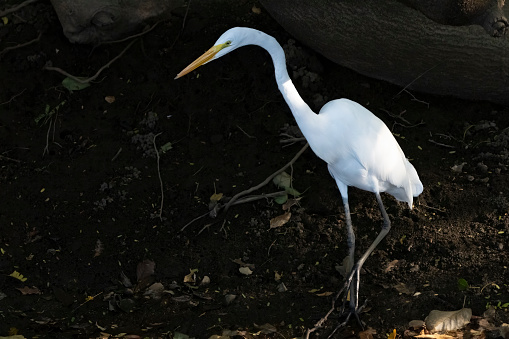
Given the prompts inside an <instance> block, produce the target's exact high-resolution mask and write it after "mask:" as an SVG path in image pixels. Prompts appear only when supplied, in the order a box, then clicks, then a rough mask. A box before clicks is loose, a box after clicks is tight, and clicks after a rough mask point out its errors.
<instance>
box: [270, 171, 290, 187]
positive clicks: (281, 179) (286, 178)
mask: <svg viewBox="0 0 509 339" xmlns="http://www.w3.org/2000/svg"><path fill="white" fill-rule="evenodd" d="M272 182H273V183H274V184H275V185H276V186H277V187H280V188H287V187H290V186H292V177H291V176H290V174H288V173H286V172H282V173H280V174H278V175H276V176H275V177H274V179H272Z"/></svg>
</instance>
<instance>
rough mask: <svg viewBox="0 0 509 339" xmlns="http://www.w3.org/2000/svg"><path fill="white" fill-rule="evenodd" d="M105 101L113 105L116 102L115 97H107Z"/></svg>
mask: <svg viewBox="0 0 509 339" xmlns="http://www.w3.org/2000/svg"><path fill="white" fill-rule="evenodd" d="M104 101H106V102H107V103H108V104H112V103H114V102H115V97H114V96H113V95H108V96H105V97H104Z"/></svg>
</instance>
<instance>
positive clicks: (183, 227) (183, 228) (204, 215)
mask: <svg viewBox="0 0 509 339" xmlns="http://www.w3.org/2000/svg"><path fill="white" fill-rule="evenodd" d="M209 213H210V212H206V213H204V214H202V215H200V216H199V217H196V218H194V219H193V220H191V221H190V222H188V223H187V224H185V225H184V226H182V228H181V229H180V232H183V231H184V230H185V229H186V228H187V226H189V225H191V224H192V223H194V222H195V221H197V220H200V219H201V218H204V217H206V216H207V215H209Z"/></svg>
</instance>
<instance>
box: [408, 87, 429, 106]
mask: <svg viewBox="0 0 509 339" xmlns="http://www.w3.org/2000/svg"><path fill="white" fill-rule="evenodd" d="M403 91H404V92H405V93H408V94H410V95H411V96H412V101H417V102H420V103H421V104H424V105H426V106H428V108H429V102H426V101H422V100H419V99H417V98H416V97H415V95H413V94H412V93H410V92H409V91H407V90H406V89H403Z"/></svg>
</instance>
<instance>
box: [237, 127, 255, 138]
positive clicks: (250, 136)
mask: <svg viewBox="0 0 509 339" xmlns="http://www.w3.org/2000/svg"><path fill="white" fill-rule="evenodd" d="M235 126H237V128H238V129H240V131H241V132H242V133H244V135H245V136H246V137H248V138H250V139H256V137H254V136H252V135H249V134H247V132H246V131H244V130H243V129H242V127H240V126H239V125H235Z"/></svg>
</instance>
